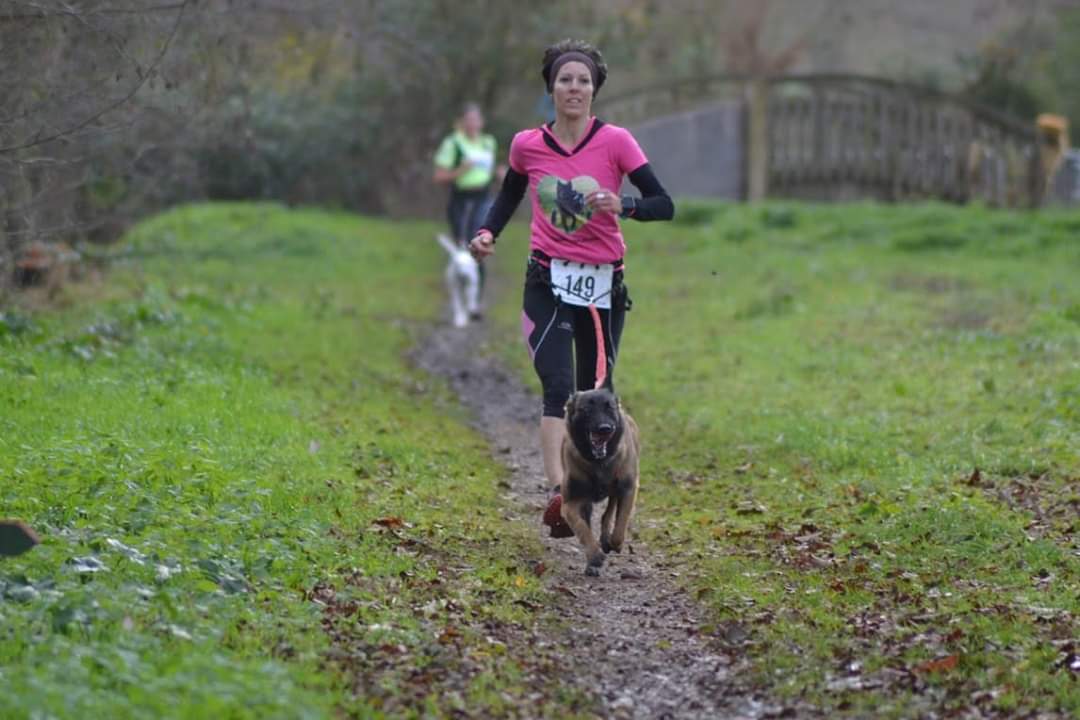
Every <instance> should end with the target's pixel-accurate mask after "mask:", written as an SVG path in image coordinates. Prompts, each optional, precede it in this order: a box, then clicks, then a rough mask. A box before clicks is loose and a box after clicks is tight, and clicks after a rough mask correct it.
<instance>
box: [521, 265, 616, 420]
mask: <svg viewBox="0 0 1080 720" xmlns="http://www.w3.org/2000/svg"><path fill="white" fill-rule="evenodd" d="M613 288H614V289H613V290H612V293H611V309H610V310H600V311H599V313H600V326H601V328H602V329H603V332H604V352H605V354H606V355H607V376H608V378H609V382H610V381H611V379H612V376H613V374H614V372H615V360H616V357H617V356H618V352H619V339H620V338H621V337H622V330H623V323H624V321H625V319H626V306H627V292H626V286H625V285H624V284H623V282H622V271H621V270H620V271H618V272H616V273H615V278H614V284H613ZM521 330H522V333H523V334H524V336H525V343H526V345H528V348H529V354H530V355H531V356H532V359H533V368H535V370H536V374H537V376H538V377H539V378H540V384H541V386H543V389H544V417H558V418H561V417H563V415H564V414H565V406H566V401H567V400H568V399H569V398H570V394H571V393H572V392H574V388H575V386H576V388H577V389H578V390H591V389H592V388H593V386H594V385H595V384H596V378H595V377H594V376H593V375H594V373H595V372H596V330H595V328H594V327H593V319H592V315H591V314H590V313H589V309H588V308H585V307H580V306H578V305H570V304H569V303H564V302H562V301H560V300H559V299H558V298H556V297H555V295H554V294H553V293H552V292H551V272H550V271H549V270H548V269H547V268H546V267H544V266H543V265H541V264H540V263H538V262H537V261H536V260H532V259H531V260H529V267H528V269H527V271H526V273H525V294H524V299H523V302H522V310H521ZM575 361H576V365H577V376H576V385H575V373H574V366H575ZM612 387H613V388H614V384H612Z"/></svg>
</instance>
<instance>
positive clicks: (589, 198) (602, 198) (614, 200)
mask: <svg viewBox="0 0 1080 720" xmlns="http://www.w3.org/2000/svg"><path fill="white" fill-rule="evenodd" d="M585 202H586V203H588V205H589V207H590V208H592V211H593V212H609V213H615V214H616V215H618V214H619V213H621V212H622V198H621V197H619V194H618V193H613V192H611V191H610V190H605V189H603V188H600V189H599V190H594V191H592V192H591V193H589V194H588V195H586V196H585Z"/></svg>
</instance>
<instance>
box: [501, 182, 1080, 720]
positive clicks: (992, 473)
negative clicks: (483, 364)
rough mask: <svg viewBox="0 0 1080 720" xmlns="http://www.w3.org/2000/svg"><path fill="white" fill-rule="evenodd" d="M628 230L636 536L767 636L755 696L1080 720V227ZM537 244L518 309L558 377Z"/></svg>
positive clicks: (791, 214)
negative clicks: (527, 297)
mask: <svg viewBox="0 0 1080 720" xmlns="http://www.w3.org/2000/svg"><path fill="white" fill-rule="evenodd" d="M624 231H625V232H626V235H627V242H628V246H629V251H628V257H627V263H628V273H627V279H628V284H629V287H630V291H631V296H632V297H633V299H634V301H635V304H634V307H633V310H632V312H631V313H630V314H629V315H628V319H627V330H626V333H625V336H624V344H623V348H622V351H621V354H620V358H619V369H618V372H617V374H616V377H617V380H618V388H619V391H620V393H621V394H622V396H623V398H624V402H625V403H626V404H627V406H628V407H629V408H630V410H631V411H632V412H633V413H634V415H635V417H636V419H637V421H638V423H639V424H640V425H641V426H642V428H643V432H644V433H645V438H646V440H645V450H644V453H643V481H642V494H641V500H640V509H639V511H638V516H637V521H636V524H637V527H638V528H639V531H640V532H642V533H643V535H644V537H645V538H646V539H647V540H648V541H649V542H650V546H651V548H652V549H653V551H654V552H658V553H663V554H666V555H668V556H670V558H671V561H672V562H673V563H675V564H677V565H678V566H679V569H680V572H681V574H682V577H683V578H684V579H685V581H686V584H687V587H688V589H689V590H690V591H691V592H694V593H695V594H696V596H697V597H699V598H701V599H702V600H703V601H704V602H705V603H707V605H708V606H709V607H710V608H712V610H713V611H714V623H715V625H714V626H713V627H709V628H706V630H712V631H715V632H716V633H717V634H718V635H719V636H723V635H724V632H725V628H731V627H732V626H733V624H738V626H739V627H740V628H742V629H745V630H748V631H749V642H748V643H747V644H745V645H744V646H743V647H742V648H741V651H742V652H745V653H748V655H749V657H750V658H751V659H752V660H753V668H754V670H753V672H752V673H751V676H750V677H748V678H744V681H746V682H747V683H748V684H749V685H751V686H753V687H755V688H757V689H762V690H764V691H765V692H768V693H775V694H777V695H779V696H780V697H781V698H783V699H784V700H785V701H786V702H788V703H790V704H792V705H797V704H798V703H799V702H809V703H812V704H813V705H816V706H818V707H821V708H824V709H825V710H826V711H827V715H828V716H839V715H847V716H851V717H865V716H866V715H867V714H869V713H873V714H875V715H878V716H882V717H911V716H914V715H918V714H920V713H924V712H926V711H927V709H928V708H938V709H941V708H946V709H950V710H951V709H957V708H964V707H967V706H970V705H972V704H975V705H978V706H980V707H982V708H984V709H987V710H996V711H998V712H1001V713H1011V712H1016V713H1021V712H1028V711H1034V710H1037V709H1042V710H1056V711H1058V712H1060V713H1062V714H1064V715H1069V714H1071V715H1076V714H1080V684H1078V682H1080V677H1077V674H1076V672H1075V671H1073V672H1070V670H1069V669H1068V668H1067V667H1065V665H1066V663H1065V660H1066V659H1067V658H1068V654H1069V653H1070V652H1076V651H1077V649H1078V648H1077V647H1076V645H1075V643H1076V639H1077V638H1078V637H1080V631H1078V630H1080V620H1078V617H1080V557H1078V548H1080V544H1078V541H1077V539H1076V534H1075V533H1076V530H1077V528H1078V527H1080V524H1078V521H1077V519H1076V518H1077V512H1078V508H1080V490H1078V489H1077V487H1078V486H1077V483H1078V482H1080V360H1078V358H1080V282H1078V278H1080V240H1078V238H1080V214H1077V213H1075V212H1073V213H1065V212H1043V213H1010V212H995V211H989V210H985V209H980V208H955V207H948V206H939V205H927V206H917V207H882V206H876V205H843V206H808V205H800V204H773V205H767V206H764V207H745V206H741V207H740V206H724V205H709V204H705V203H693V204H692V205H691V206H690V207H688V212H686V213H685V214H684V215H682V216H681V221H680V222H677V223H674V224H654V225H638V224H634V223H624ZM524 247H525V239H524V237H523V232H522V230H520V229H518V230H516V231H514V232H513V233H512V234H508V237H507V238H506V240H505V241H504V242H502V243H500V245H499V251H500V254H501V255H500V258H499V262H500V265H501V266H502V267H503V268H504V269H505V271H506V272H507V273H510V274H512V276H513V277H514V279H515V280H514V285H515V291H514V292H512V293H510V294H509V295H508V297H507V298H505V301H504V303H503V305H502V307H501V308H500V310H499V311H498V313H497V317H498V321H499V323H500V325H501V327H502V329H501V333H502V336H503V338H504V342H503V347H504V348H505V353H506V356H507V357H509V358H512V361H513V362H515V363H516V364H517V365H518V367H519V368H520V370H521V372H522V376H523V377H526V378H527V379H528V382H530V383H532V384H534V385H535V384H536V380H535V378H534V377H533V375H532V373H531V369H530V368H529V367H528V363H527V357H526V356H525V353H524V352H522V346H521V341H520V338H519V337H518V332H519V331H518V330H517V328H516V321H517V317H518V315H519V312H520V310H519V308H518V302H519V297H518V295H519V293H518V292H517V290H516V285H517V283H518V282H520V263H521V258H522V256H523V255H524V252H525V250H524ZM976 468H978V469H979V471H980V472H979V475H978V477H976V478H973V477H972V475H973V472H974V470H975V469H976ZM935 660H938V661H940V662H939V663H938V664H929V663H932V662H933V661H935ZM954 663H955V665H954Z"/></svg>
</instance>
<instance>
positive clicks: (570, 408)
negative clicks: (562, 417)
mask: <svg viewBox="0 0 1080 720" xmlns="http://www.w3.org/2000/svg"><path fill="white" fill-rule="evenodd" d="M578 395H579V393H576V392H575V393H570V397H569V398H567V400H566V406H565V407H564V410H565V411H566V419H567V420H572V419H573V418H574V412H575V411H576V410H577V397H578Z"/></svg>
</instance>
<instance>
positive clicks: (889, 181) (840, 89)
mask: <svg viewBox="0 0 1080 720" xmlns="http://www.w3.org/2000/svg"><path fill="white" fill-rule="evenodd" d="M751 82H752V80H751V78H748V77H746V76H740V75H711V76H701V77H688V78H682V79H677V80H674V81H669V82H665V83H662V84H656V85H652V86H648V87H643V88H638V89H636V90H631V91H627V92H624V93H622V94H619V95H613V96H609V97H606V98H605V96H601V105H600V111H601V112H602V113H603V114H604V115H605V117H607V118H608V119H611V120H613V121H615V122H618V123H620V124H626V125H633V124H634V123H635V121H639V120H641V119H642V118H644V117H649V116H656V115H657V114H658V109H659V108H665V109H670V110H671V111H675V110H679V109H684V108H689V107H693V106H694V104H695V98H696V99H697V103H698V104H699V105H700V104H701V103H702V102H709V101H711V100H715V99H716V98H718V97H727V98H729V99H731V98H734V99H737V100H738V101H740V102H742V106H743V108H744V111H743V112H744V114H746V115H747V116H749V115H750V110H749V105H748V103H746V102H745V98H746V97H747V96H748V94H749V93H748V92H747V88H748V87H749V86H750V83H751ZM768 83H769V91H768V104H767V108H768V109H767V117H766V118H765V122H766V123H767V137H768V142H767V145H768V149H767V160H766V161H765V162H764V163H763V164H762V165H763V167H762V168H755V167H752V165H754V163H753V161H752V160H751V161H749V162H747V167H745V168H743V173H744V177H743V178H742V181H741V184H742V187H744V188H746V187H747V186H748V184H749V181H748V178H747V176H748V175H749V174H750V173H753V172H763V173H764V174H765V175H766V187H767V194H768V196H771V197H804V198H813V199H823V200H825V199H857V198H875V199H880V200H887V201H904V200H914V199H941V200H947V201H952V202H967V201H973V200H975V201H982V202H986V203H988V204H991V205H997V206H1012V207H1031V206H1036V205H1038V204H1040V202H1041V198H1042V193H1043V189H1044V186H1045V180H1044V178H1043V173H1042V169H1041V167H1040V155H1039V152H1038V150H1039V148H1038V140H1037V136H1036V130H1035V127H1034V122H1031V123H1028V122H1024V121H1019V120H1017V119H1015V118H1013V117H1011V116H1009V115H1007V114H1004V113H1001V112H998V111H996V110H994V109H993V108H990V107H987V106H984V105H980V104H978V103H975V102H972V101H970V100H967V99H965V98H962V97H959V96H956V95H951V94H948V93H944V92H939V91H935V90H932V89H929V88H924V87H920V86H917V85H913V84H910V83H904V82H899V81H893V80H887V79H884V78H875V77H868V76H862V75H850V74H813V75H786V76H780V77H775V78H772V79H770V80H769V81H768ZM754 122H755V118H752V117H748V119H747V122H744V123H742V128H743V132H744V133H746V132H749V128H750V127H751V126H752V125H753V123H754ZM735 142H738V143H741V144H742V146H743V147H744V148H745V146H746V145H747V144H748V139H747V137H745V136H743V137H740V138H738V139H737V140H735ZM730 154H735V155H738V154H740V153H738V152H735V153H730ZM741 154H742V155H745V153H741ZM743 196H745V192H744V194H743Z"/></svg>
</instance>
